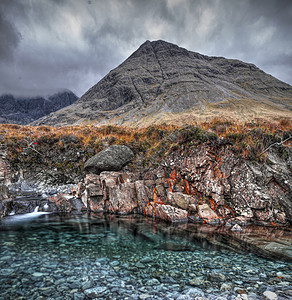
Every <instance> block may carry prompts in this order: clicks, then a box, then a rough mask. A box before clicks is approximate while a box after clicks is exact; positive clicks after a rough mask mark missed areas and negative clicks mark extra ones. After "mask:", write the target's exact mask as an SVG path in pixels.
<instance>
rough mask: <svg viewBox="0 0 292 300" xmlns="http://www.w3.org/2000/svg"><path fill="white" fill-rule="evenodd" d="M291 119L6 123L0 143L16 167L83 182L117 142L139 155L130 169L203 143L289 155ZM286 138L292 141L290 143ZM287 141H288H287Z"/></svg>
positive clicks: (259, 156)
mask: <svg viewBox="0 0 292 300" xmlns="http://www.w3.org/2000/svg"><path fill="white" fill-rule="evenodd" d="M290 137H292V122H291V121H290V120H289V119H280V120H279V121H274V122H266V121H262V120H258V121H253V122H245V123H244V122H242V123H235V122H232V121H228V120H224V119H219V118H217V119H216V118H214V119H212V120H210V121H209V122H201V123H196V124H191V125H187V126H183V127H179V126H170V125H159V126H158V125H157V126H150V127H147V128H140V129H136V128H135V129H134V128H130V127H129V128H127V127H118V126H101V127H95V126H91V125H88V126H66V127H49V126H38V127H32V126H18V125H11V124H2V125H0V144H1V145H3V146H4V148H7V150H8V156H7V157H8V159H9V161H10V163H11V167H12V169H13V171H16V170H19V169H20V168H21V169H22V170H23V171H24V173H30V174H35V175H36V174H42V175H40V176H42V177H44V176H45V177H46V178H47V180H48V181H49V182H51V183H57V182H62V183H74V182H75V183H77V182H78V181H80V180H82V178H83V177H84V169H83V165H84V163H85V161H86V160H87V159H88V158H89V157H91V156H93V155H94V154H96V153H97V152H99V151H101V150H103V149H104V148H105V147H107V146H109V145H112V144H124V145H127V146H129V147H130V148H131V149H132V150H133V151H134V153H135V154H136V155H135V159H134V160H133V161H132V163H131V164H130V165H129V166H128V168H129V169H130V170H141V171H143V169H145V168H151V167H154V166H155V165H157V164H159V163H160V161H161V160H162V159H163V157H165V156H167V155H169V154H170V153H172V152H173V151H175V150H178V149H180V150H186V149H188V148H192V149H193V148H194V147H196V145H198V144H199V143H209V144H211V145H212V146H213V147H217V146H218V145H222V144H223V145H229V147H231V148H232V150H233V151H234V153H236V154H237V155H239V156H241V157H242V158H244V159H249V160H254V161H258V162H265V161H266V150H267V148H268V147H270V146H271V145H273V146H271V147H273V148H276V149H277V151H278V152H279V153H280V154H281V156H283V157H285V156H286V157H287V158H288V156H289V152H287V151H288V148H290V146H291V143H292V139H291V138H290ZM285 140H286V141H285ZM283 141H285V142H284V143H283Z"/></svg>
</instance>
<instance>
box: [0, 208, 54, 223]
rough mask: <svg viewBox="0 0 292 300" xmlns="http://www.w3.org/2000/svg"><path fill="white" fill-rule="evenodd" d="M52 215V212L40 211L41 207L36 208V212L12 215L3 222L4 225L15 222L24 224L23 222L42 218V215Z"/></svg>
mask: <svg viewBox="0 0 292 300" xmlns="http://www.w3.org/2000/svg"><path fill="white" fill-rule="evenodd" d="M47 214H50V212H45V211H39V206H36V207H35V209H34V211H33V212H31V213H27V214H19V215H17V214H15V213H14V214H10V215H9V216H7V217H5V218H4V219H3V220H2V222H4V223H14V222H23V221H29V220H31V219H33V218H37V217H40V216H42V215H47Z"/></svg>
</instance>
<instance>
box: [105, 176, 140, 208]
mask: <svg viewBox="0 0 292 300" xmlns="http://www.w3.org/2000/svg"><path fill="white" fill-rule="evenodd" d="M137 207H138V202H137V197H136V193H135V185H134V183H129V182H125V183H121V184H119V185H115V186H112V187H109V198H108V208H107V209H108V210H109V212H114V213H118V214H130V213H133V212H137Z"/></svg>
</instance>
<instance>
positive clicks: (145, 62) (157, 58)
mask: <svg viewBox="0 0 292 300" xmlns="http://www.w3.org/2000/svg"><path fill="white" fill-rule="evenodd" d="M291 92H292V87H291V86H290V85H288V84H286V83H284V82H281V81H279V80H277V79H276V78H274V77H272V76H270V75H268V74H266V73H264V72H263V71H262V70H260V69H259V68H257V67H256V66H255V65H252V64H248V63H245V62H242V61H239V60H233V59H225V58H223V57H209V56H206V55H202V54H199V53H196V52H191V51H188V50H186V49H184V48H181V47H178V46H177V45H174V44H171V43H167V42H165V41H153V42H150V41H146V42H145V43H144V44H143V45H141V46H140V48H139V49H138V50H137V51H135V52H134V53H133V54H132V55H131V56H130V57H129V58H128V59H127V60H126V61H124V62H123V63H122V64H121V65H119V66H118V67H117V68H115V69H114V70H112V71H111V72H110V73H109V74H108V75H106V76H105V77H104V78H103V79H101V80H100V81H99V82H98V83H97V84H96V85H94V86H93V87H92V88H90V89H89V90H88V91H87V92H86V93H85V94H84V95H83V96H82V97H81V98H80V99H78V101H76V102H75V103H74V104H73V105H71V106H68V107H66V108H64V109H62V110H60V111H58V112H56V113H53V114H51V115H49V116H46V117H44V118H42V119H40V120H38V121H37V122H36V124H38V125H42V124H46V125H66V124H79V123H80V122H83V121H84V120H86V122H88V120H90V122H91V123H94V124H117V125H121V124H124V125H133V126H145V125H152V124H155V123H156V124H158V123H160V124H161V123H164V122H169V123H179V124H183V123H187V122H192V121H193V118H192V117H196V120H198V119H200V118H203V119H204V120H205V118H206V117H210V116H218V115H222V116H226V117H228V118H230V115H232V117H234V118H236V119H244V120H246V119H252V118H255V117H257V118H258V117H265V116H269V117H270V116H271V115H275V112H276V114H277V116H280V115H282V116H286V117H287V116H289V115H290V116H291V109H292V107H291V99H292V98H291ZM178 114H179V118H178V117H177V116H178Z"/></svg>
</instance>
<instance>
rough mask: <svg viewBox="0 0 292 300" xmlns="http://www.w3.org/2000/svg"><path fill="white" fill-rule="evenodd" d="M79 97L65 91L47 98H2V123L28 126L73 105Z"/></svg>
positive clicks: (11, 96) (0, 107)
mask: <svg viewBox="0 0 292 300" xmlns="http://www.w3.org/2000/svg"><path fill="white" fill-rule="evenodd" d="M77 99H78V97H77V96H76V95H75V94H74V93H73V92H71V91H70V90H67V89H64V90H62V91H59V92H56V93H54V94H52V95H48V96H45V97H42V96H35V97H19V96H18V97H16V96H13V95H11V94H4V95H1V96H0V123H15V124H19V125H26V124H28V123H30V122H32V121H35V120H37V119H39V118H41V117H43V116H45V115H47V114H49V113H51V112H54V111H57V110H59V109H60V108H63V107H65V106H68V105H71V104H72V103H74V102H75V101H76V100H77Z"/></svg>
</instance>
